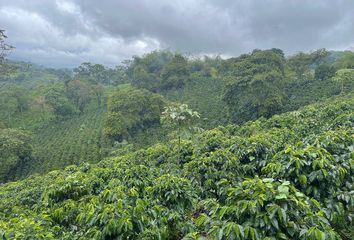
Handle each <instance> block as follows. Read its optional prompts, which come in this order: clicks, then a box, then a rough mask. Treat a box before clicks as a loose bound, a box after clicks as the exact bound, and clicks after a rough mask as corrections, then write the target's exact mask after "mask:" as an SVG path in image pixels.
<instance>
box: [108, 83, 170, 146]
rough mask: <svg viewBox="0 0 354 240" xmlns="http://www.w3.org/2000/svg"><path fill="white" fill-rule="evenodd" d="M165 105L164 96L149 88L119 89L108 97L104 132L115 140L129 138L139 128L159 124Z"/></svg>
mask: <svg viewBox="0 0 354 240" xmlns="http://www.w3.org/2000/svg"><path fill="white" fill-rule="evenodd" d="M163 106H164V100H163V98H162V96H160V95H158V94H154V93H152V92H150V91H148V90H144V89H134V88H132V87H130V86H128V87H124V88H121V89H118V90H117V91H115V92H114V93H113V94H112V95H111V96H109V99H108V112H107V115H106V118H105V123H104V133H105V135H106V136H107V137H109V138H111V139H114V140H119V141H122V140H123V139H127V138H128V137H129V136H130V135H132V134H133V133H134V131H136V130H137V129H141V128H148V127H149V126H153V125H156V124H159V123H160V115H161V112H162V110H163Z"/></svg>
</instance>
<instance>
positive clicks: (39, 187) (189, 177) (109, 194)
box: [0, 95, 354, 240]
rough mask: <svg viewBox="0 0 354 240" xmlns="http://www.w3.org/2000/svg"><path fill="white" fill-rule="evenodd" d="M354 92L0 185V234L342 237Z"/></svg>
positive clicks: (348, 207)
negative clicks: (180, 147)
mask: <svg viewBox="0 0 354 240" xmlns="http://www.w3.org/2000/svg"><path fill="white" fill-rule="evenodd" d="M353 106H354V96H353V95H349V96H345V97H344V96H343V97H337V98H333V99H330V100H327V101H326V102H323V103H321V104H316V105H310V106H308V107H305V108H302V109H300V110H298V111H295V112H289V113H285V114H282V115H275V116H273V117H272V118H270V119H268V120H267V119H264V118H263V119H259V120H257V121H251V122H247V123H246V124H243V125H241V126H238V125H230V126H227V127H218V128H216V129H213V130H207V131H204V132H202V133H200V134H195V135H193V136H190V138H187V139H183V141H182V143H183V154H182V156H183V161H178V160H179V159H178V158H177V157H176V156H177V149H176V142H175V141H174V140H173V139H172V140H171V141H169V142H166V143H165V144H157V145H154V146H152V147H150V148H148V149H145V150H139V151H136V152H130V153H128V154H126V155H123V156H120V157H113V158H107V159H105V160H103V161H101V162H100V163H98V164H94V165H89V164H83V165H80V166H78V167H77V166H69V167H67V168H66V169H65V170H61V171H53V172H50V173H48V174H46V175H43V176H32V177H30V178H28V179H26V180H23V181H20V182H14V183H8V184H5V185H3V186H1V187H0V196H1V199H2V201H1V203H0V212H1V220H0V226H1V227H0V228H1V229H3V230H2V231H1V234H2V236H3V237H5V238H8V239H14V238H17V239H21V238H27V239H30V238H34V239H36V238H37V239H117V238H118V239H119V238H121V239H127V238H129V239H180V238H184V239H202V238H206V239H237V238H238V239H316V240H317V239H339V238H343V239H350V238H351V236H353V235H351V234H352V233H351V232H350V231H351V230H352V229H351V219H352V215H353V213H354V211H353V210H354V204H353V203H354V201H353V199H354V198H353V193H352V184H353V176H354V175H353V173H354V172H353V171H354V169H353V166H354V162H353V159H354V155H353V146H354V131H353V125H354V121H353V119H354V115H353V113H354V108H353Z"/></svg>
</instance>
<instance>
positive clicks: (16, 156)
mask: <svg viewBox="0 0 354 240" xmlns="http://www.w3.org/2000/svg"><path fill="white" fill-rule="evenodd" d="M31 140H32V139H31V135H30V134H29V133H27V132H24V131H21V130H17V129H11V128H10V129H6V128H5V129H0V184H1V183H3V182H5V181H7V180H12V178H13V172H14V171H21V170H22V168H23V167H24V165H25V162H26V161H29V159H30V158H31V154H32V146H31Z"/></svg>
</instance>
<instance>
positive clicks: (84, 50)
mask: <svg viewBox="0 0 354 240" xmlns="http://www.w3.org/2000/svg"><path fill="white" fill-rule="evenodd" d="M0 28H4V29H6V30H7V34H8V36H9V42H10V43H12V44H13V45H14V46H16V50H15V51H14V52H13V53H12V54H11V57H12V58H14V59H21V60H28V61H33V62H36V63H40V64H44V65H47V66H54V67H72V66H75V65H78V64H80V63H81V62H83V61H91V62H98V63H103V64H107V65H115V64H118V63H119V62H120V61H122V60H124V59H127V58H130V57H131V56H132V55H139V54H143V53H146V52H149V51H151V50H154V49H158V48H171V49H175V50H179V51H182V52H188V53H193V54H223V55H227V56H230V55H238V54H240V53H244V52H248V51H250V50H252V49H254V48H271V47H278V48H281V49H283V50H285V52H287V53H293V52H295V51H308V50H313V49H317V48H323V47H325V48H328V49H347V48H350V47H352V46H354V2H353V1H351V0H337V1H333V0H311V1H310V0H287V1H285V0H262V1H256V0H233V1H231V0H230V1H227V0H218V1H216V0H194V1H192V0H179V1H164V0H154V1H148V0H136V1H123V0H114V1H113V0H110V1H108V0H100V1H97V0H56V1H54V0H53V1H48V0H31V1H26V0H0Z"/></svg>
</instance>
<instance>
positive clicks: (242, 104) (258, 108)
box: [223, 49, 285, 123]
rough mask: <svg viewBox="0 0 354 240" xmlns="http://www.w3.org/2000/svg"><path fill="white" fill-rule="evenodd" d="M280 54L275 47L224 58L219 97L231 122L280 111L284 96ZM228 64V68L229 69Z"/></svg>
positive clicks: (282, 58) (282, 57)
mask: <svg viewBox="0 0 354 240" xmlns="http://www.w3.org/2000/svg"><path fill="white" fill-rule="evenodd" d="M284 62H285V59H284V54H283V52H282V51H281V50H279V49H270V50H264V51H261V50H254V51H253V52H252V53H251V54H247V55H241V56H240V57H239V58H234V59H230V60H227V61H226V62H225V64H226V65H227V66H225V67H224V69H230V70H228V71H226V72H225V73H224V74H225V75H226V76H225V78H226V79H227V86H226V87H225V90H224V96H223V99H224V101H225V102H226V104H227V106H228V109H229V116H230V118H231V120H232V121H234V122H237V123H240V122H244V121H247V120H250V119H255V118H258V117H261V116H264V117H269V116H271V115H273V114H275V113H277V112H279V111H280V108H281V107H282V104H283V98H284V88H283V86H284V80H285V79H284ZM230 66H231V68H230Z"/></svg>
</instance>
